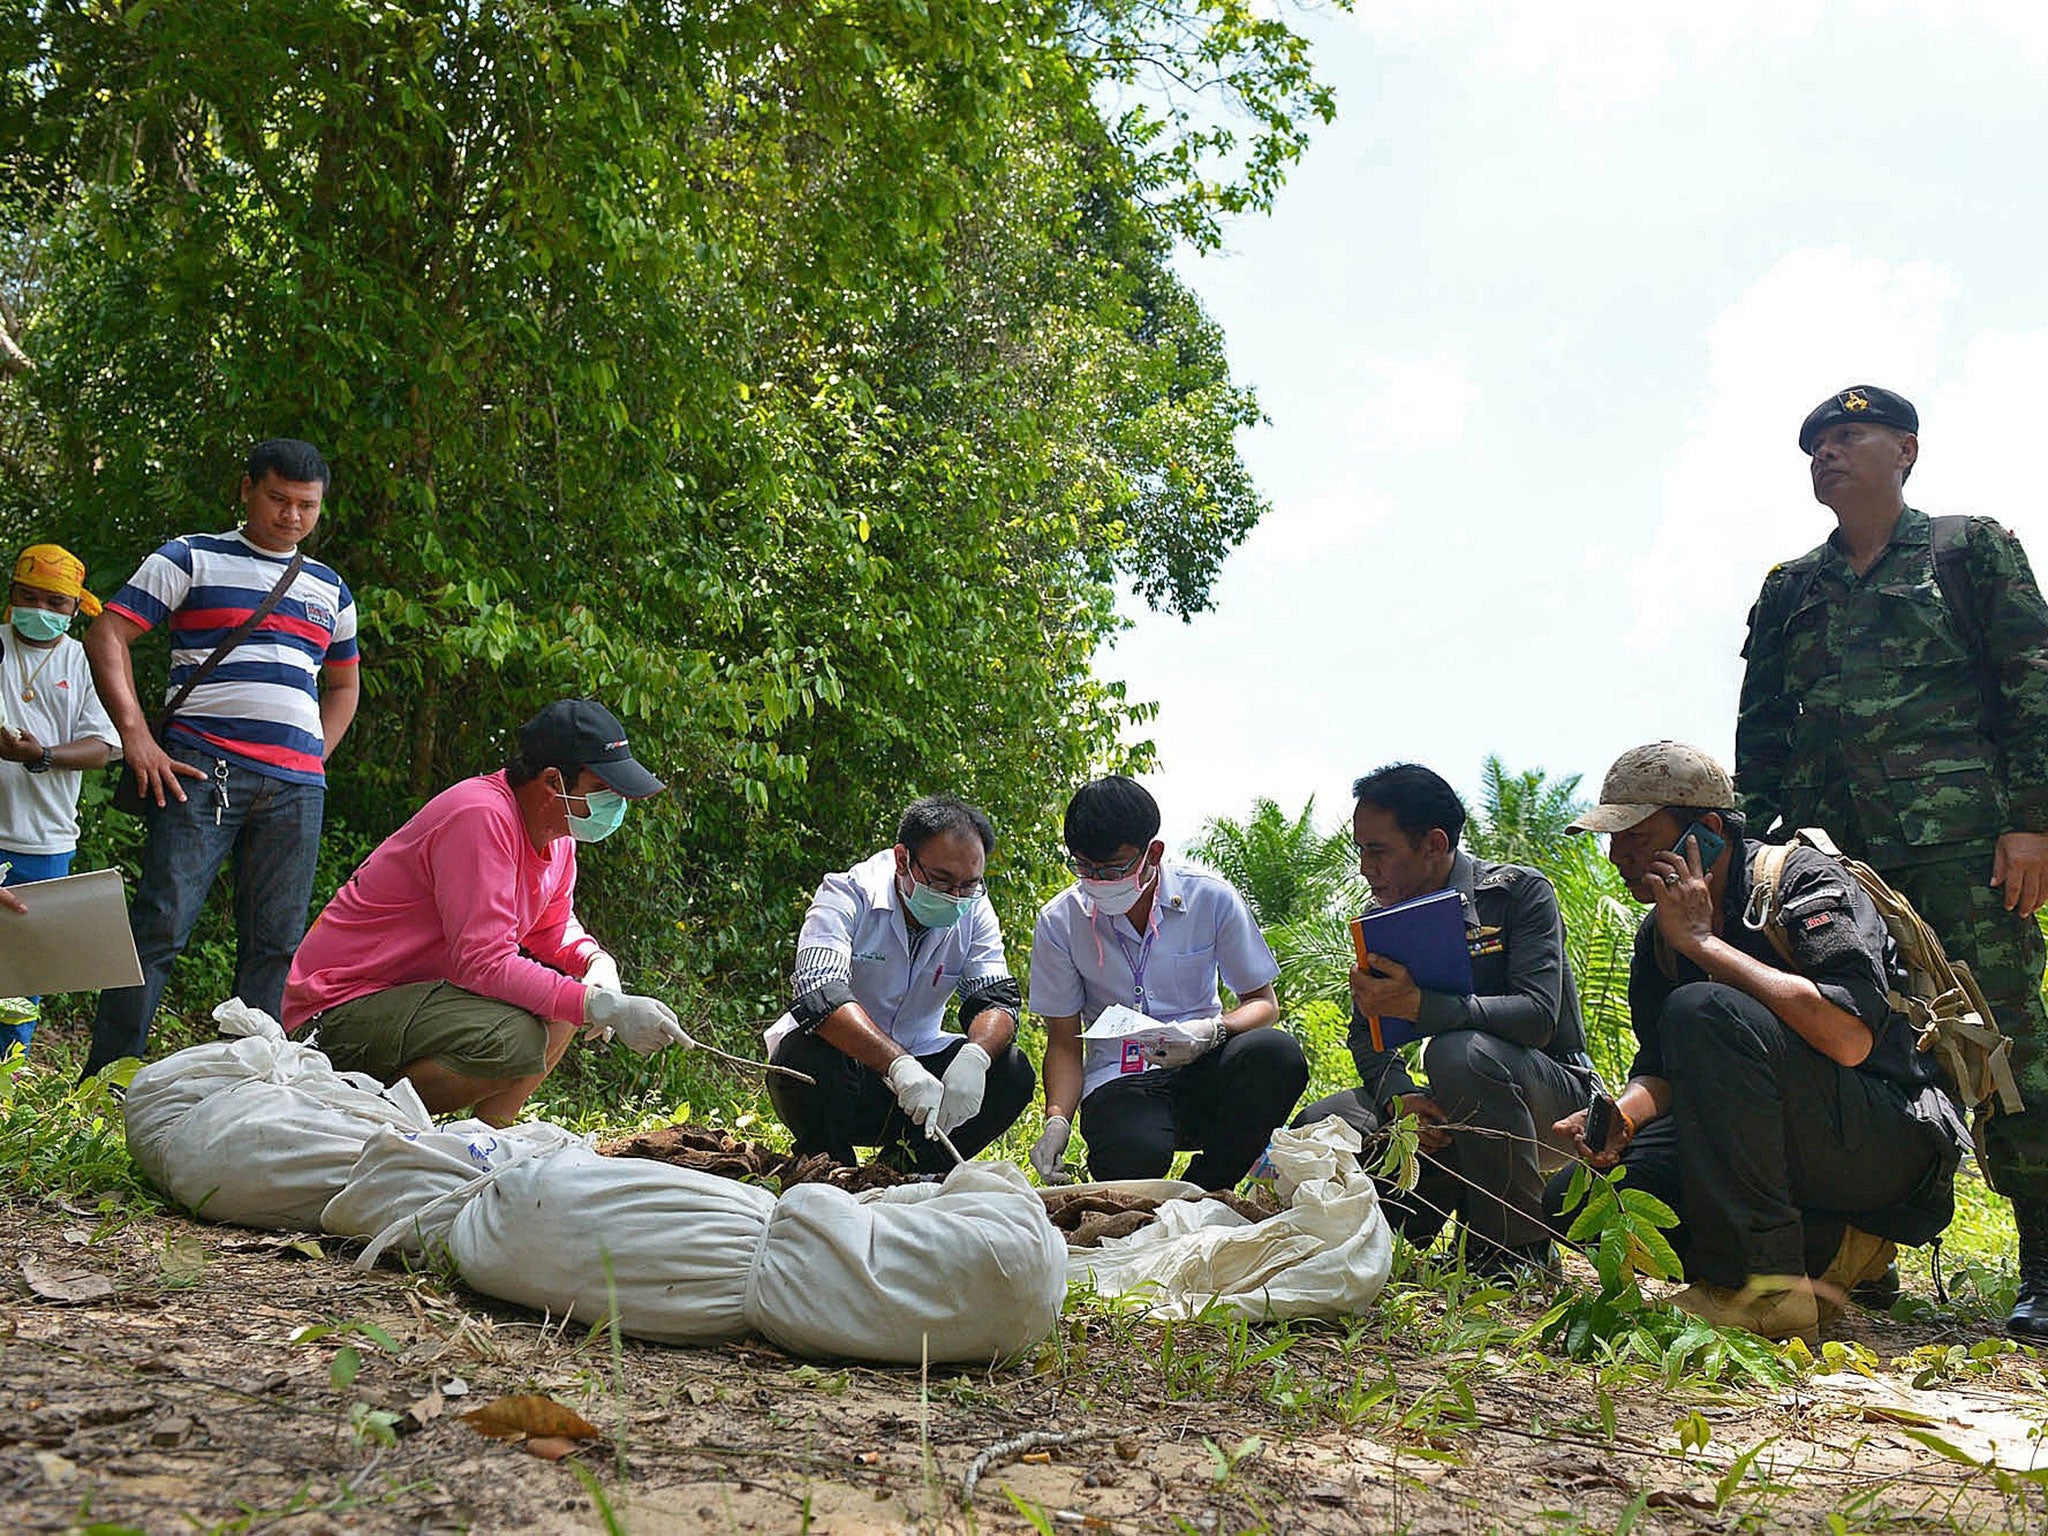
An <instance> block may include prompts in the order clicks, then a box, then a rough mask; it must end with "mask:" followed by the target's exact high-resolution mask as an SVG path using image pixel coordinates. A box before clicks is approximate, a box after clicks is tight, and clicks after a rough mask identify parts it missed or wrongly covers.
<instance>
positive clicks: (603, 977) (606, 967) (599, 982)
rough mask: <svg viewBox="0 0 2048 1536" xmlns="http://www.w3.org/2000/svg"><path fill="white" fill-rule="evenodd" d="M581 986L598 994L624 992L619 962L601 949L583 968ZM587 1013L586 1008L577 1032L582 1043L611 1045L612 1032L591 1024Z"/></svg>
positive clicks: (624, 985)
mask: <svg viewBox="0 0 2048 1536" xmlns="http://www.w3.org/2000/svg"><path fill="white" fill-rule="evenodd" d="M583 985H585V986H586V987H595V988H597V989H598V990H599V991H600V992H623V991H625V990H626V984H625V983H624V982H623V981H621V980H620V979H619V962H618V961H616V960H614V959H613V958H612V957H611V956H610V955H608V954H606V953H605V952H604V951H603V950H601V949H600V950H599V951H598V952H597V953H596V954H594V955H592V956H591V957H590V964H588V965H586V966H585V967H584V968H583ZM589 1012H590V1010H589V1009H588V1008H585V1009H584V1020H583V1028H582V1029H581V1030H580V1031H578V1033H579V1034H581V1036H582V1037H583V1041H584V1043H585V1044H586V1045H610V1044H611V1043H612V1032H611V1031H610V1030H608V1029H606V1028H605V1027H604V1026H603V1025H602V1024H593V1023H591V1022H590V1018H589Z"/></svg>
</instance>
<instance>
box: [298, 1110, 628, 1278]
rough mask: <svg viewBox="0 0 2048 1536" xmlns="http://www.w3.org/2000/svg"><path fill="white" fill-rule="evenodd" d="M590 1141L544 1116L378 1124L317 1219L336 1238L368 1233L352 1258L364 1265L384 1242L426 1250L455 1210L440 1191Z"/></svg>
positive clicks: (440, 1240) (443, 1237)
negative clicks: (430, 1125)
mask: <svg viewBox="0 0 2048 1536" xmlns="http://www.w3.org/2000/svg"><path fill="white" fill-rule="evenodd" d="M587 1145H589V1142H588V1139H587V1138H585V1137H581V1136H578V1135H577V1134H576V1133H575V1132H574V1131H570V1130H565V1129H563V1128H562V1127H561V1126H559V1125H550V1124H549V1123H548V1122H547V1121H545V1120H534V1121H528V1122H526V1123H524V1124H520V1125H513V1126H506V1127H504V1128H502V1129H500V1128H498V1127H495V1126H492V1125H490V1124H489V1123H487V1122H485V1121H482V1120H451V1121H449V1122H448V1123H447V1124H446V1125H444V1126H442V1127H440V1128H439V1129H438V1130H432V1131H400V1130H396V1129H394V1128H392V1127H391V1126H379V1127H378V1128H377V1129H376V1131H374V1132H373V1133H372V1134H371V1136H370V1139H369V1140H368V1141H366V1142H364V1143H363V1152H362V1156H360V1157H358V1158H357V1159H356V1163H355V1166H354V1167H353V1168H351V1169H350V1170H349V1175H348V1182H347V1183H346V1184H344V1185H343V1186H342V1189H341V1193H340V1194H338V1195H336V1196H335V1197H334V1198H333V1199H332V1200H330V1201H328V1202H327V1208H326V1209H325V1210H324V1211H322V1212H321V1213H320V1225H321V1227H322V1228H323V1229H325V1230H326V1231H329V1232H332V1233H334V1234H335V1235H336V1236H338V1237H367V1238H370V1239H373V1242H372V1245H371V1247H370V1248H369V1249H368V1250H367V1251H365V1252H364V1253H363V1255H362V1256H361V1258H359V1259H358V1260H357V1263H358V1264H360V1265H361V1266H362V1267H364V1268H368V1267H369V1266H371V1265H373V1264H375V1263H376V1262H377V1257H378V1255H379V1254H381V1253H383V1252H384V1250H385V1249H386V1248H397V1249H399V1250H400V1251H401V1252H404V1253H410V1254H414V1255H426V1254H429V1253H431V1252H432V1251H433V1250H435V1249H437V1248H441V1247H443V1246H445V1245H446V1243H447V1241H448V1229H449V1228H450V1227H452V1226H454V1225H455V1217H456V1215H457V1213H458V1212H459V1210H460V1206H459V1205H458V1204H457V1203H456V1202H455V1201H453V1200H452V1199H448V1198H445V1197H447V1196H451V1195H453V1194H454V1193H455V1192H456V1191H458V1190H460V1189H462V1188H464V1187H465V1186H467V1185H468V1184H469V1183H470V1181H471V1180H473V1179H477V1178H480V1177H481V1176H482V1175H484V1174H485V1173H487V1172H489V1171H490V1170H491V1169H493V1168H502V1167H504V1166H505V1165H506V1164H508V1163H513V1162H516V1161H518V1160H519V1159H520V1158H522V1157H531V1156H533V1155H534V1154H536V1153H544V1152H554V1151H559V1150H560V1149H561V1148H563V1147H571V1146H587Z"/></svg>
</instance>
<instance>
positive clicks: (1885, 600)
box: [1735, 507, 2048, 1198]
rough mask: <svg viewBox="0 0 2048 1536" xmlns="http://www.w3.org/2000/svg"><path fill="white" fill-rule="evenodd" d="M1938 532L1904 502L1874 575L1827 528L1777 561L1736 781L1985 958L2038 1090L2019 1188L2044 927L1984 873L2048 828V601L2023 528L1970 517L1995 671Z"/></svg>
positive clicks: (2038, 1171) (2010, 1147) (1752, 634)
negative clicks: (1998, 854) (1951, 575)
mask: <svg viewBox="0 0 2048 1536" xmlns="http://www.w3.org/2000/svg"><path fill="white" fill-rule="evenodd" d="M1931 532H1932V530H1931V529H1930V525H1929V520H1928V518H1927V516H1926V514H1924V513H1921V512H1916V511H1914V510H1913V509H1912V508H1910V507H1909V508H1907V509H1906V510H1905V511H1904V512H1903V513H1902V514H1901V515H1900V518H1899V521H1898V525H1897V526H1896V527H1895V528H1894V530H1893V532H1892V538H1891V542H1890V543H1889V544H1888V545H1887V546H1886V547H1885V549H1884V552H1883V553H1882V554H1880V555H1879V556H1878V558H1877V560H1876V562H1875V563H1874V564H1873V565H1871V567H1870V569H1869V570H1867V571H1866V572H1864V574H1863V575H1861V576H1858V575H1857V574H1856V573H1855V571H1854V570H1852V569H1851V568H1850V566H1849V563H1848V561H1847V559H1846V558H1845V557H1844V556H1843V554H1842V553H1841V551H1840V549H1839V548H1838V547H1837V545H1836V544H1835V542H1834V540H1833V539H1830V540H1829V541H1828V542H1827V543H1825V544H1823V545H1821V546H1820V547H1819V548H1818V549H1815V550H1812V551H1810V552H1808V553H1807V554H1805V555H1802V556H1801V557H1800V558H1799V559H1797V560H1792V561H1788V562H1786V563H1785V564H1784V565H1781V566H1778V567H1777V568H1775V569H1774V570H1773V571H1772V572H1771V573H1770V575H1769V576H1767V577H1765V578H1764V585H1763V591H1762V592H1761V593H1760V594H1759V596H1758V598H1757V602H1756V606H1755V607H1754V608H1753V609H1751V610H1750V618H1749V640H1748V643H1747V644H1746V645H1745V646H1744V647H1743V656H1744V658H1745V659H1746V660H1747V662H1748V670H1747V671H1746V673H1745V674H1744V676H1743V682H1742V704H1741V713H1740V717H1739V720H1738V723H1737V726H1736V734H1735V772H1736V784H1737V787H1738V788H1739V789H1740V791H1741V795H1742V801H1743V806H1744V809H1745V810H1746V811H1747V812H1748V813H1749V816H1750V825H1751V828H1752V830H1753V831H1755V832H1757V833H1759V834H1761V833H1763V832H1765V831H1767V830H1768V829H1769V828H1770V826H1771V825H1772V823H1773V822H1774V821H1779V820H1782V822H1783V823H1784V825H1785V827H1787V828H1792V827H1805V826H1818V827H1824V828H1826V829H1827V830H1828V831H1829V832H1831V833H1832V834H1833V835H1834V837H1835V839H1836V841H1837V842H1838V843H1840V844H1841V846H1842V847H1843V849H1844V850H1845V851H1847V852H1849V853H1852V854H1855V855H1857V856H1859V857H1861V858H1862V859H1864V860H1865V861H1866V862H1867V863H1869V864H1871V865H1872V866H1873V867H1875V868H1876V869H1877V870H1878V872H1879V873H1880V874H1882V875H1883V876H1884V877H1885V878H1886V879H1887V880H1889V881H1890V882H1891V883H1892V884H1893V885H1894V886H1896V887H1897V888H1898V889H1899V890H1900V891H1901V892H1903V893H1904V894H1905V896H1906V897H1907V899H1909V900H1910V901H1911V902H1912V903H1913V905H1914V906H1915V907H1916V908H1918V910H1919V911H1920V914H1921V915H1922V916H1923V917H1925V918H1926V919H1927V921H1928V922H1929V924H1930V925H1932V926H1933V928H1934V930H1935V932H1936V933H1938V934H1939V935H1940V936H1941V940H1942V943H1943V945H1944V946H1945V947H1946V948H1947V949H1948V951H1949V954H1950V955H1951V956H1952V957H1953V958H1956V959H1959V960H1963V961H1966V962H1967V963H1968V964H1969V965H1970V967H1971V969H1972V970H1973V971H1975V973H1976V975H1977V979H1978V981H1979V983H1980V984H1981V985H1982V986H1983V988H1984V991H1985V994H1986V996H1987V998H1988V999H1989V1001H1990V1003H1991V1006H1992V1010H1993V1011H1994V1013H1996V1015H1997V1017H1998V1022H1999V1025H2000V1027H2002V1028H2003V1029H2004V1030H2005V1032H2006V1033H2007V1034H2009V1035H2011V1036H2012V1037H2013V1042H2014V1061H2013V1065H2014V1067H2015V1069H2016V1071H2017V1073H2018V1075H2019V1080H2020V1089H2021V1092H2022V1094H2023V1095H2024V1096H2025V1098H2026V1099H2027V1103H2028V1112H2027V1113H2026V1114H2024V1115H2019V1116H1998V1117H1995V1118H1994V1120H1993V1122H1992V1126H1991V1133H1990V1153H1991V1162H1992V1168H1991V1169H1990V1170H1989V1171H1990V1172H1991V1174H1992V1176H1993V1178H1994V1180H1995V1181H1996V1182H1997V1183H1998V1185H1999V1187H2000V1188H2001V1189H2002V1190H2003V1191H2004V1192H2005V1193H2007V1194H2013V1193H2016V1192H2017V1193H2031V1194H2033V1195H2035V1196H2036V1197H2037V1198H2038V1197H2048V1011H2044V1009H2043V1007H2042V1001H2041V972H2042V961H2043V947H2042V940H2041V930H2040V928H2039V926H2038V925H2037V924H2036V923H2035V921H2034V920H2033V919H2032V918H2031V917H2021V916H2019V915H2017V914H2016V913H2011V912H2008V911H2006V910H2005V907H2004V904H2003V894H2002V892H1999V891H1996V890H1993V889H1992V888H1991V887H1990V886H1989V885H1988V884H1987V882H1988V881H1989V880H1990V878H1991V865H1992V858H1993V854H1994V851H1995V847H1996V844H1997V840H1998V837H1999V835H2000V834H2001V833H2004V832H2013V831H2031V832H2040V831H2048V604H2044V603H2043V601H2042V598H2041V592H2040V589H2039V588H2038V587H2037V586H2036V585H2035V582H2034V575H2033V572H2032V570H2031V569H2030V568H2029V567H2028V564H2027V557H2026V553H2025V551H2023V550H2022V549H2021V548H2020V544H2019V541H2018V540H2017V539H2015V538H2014V537H2013V536H2012V535H2011V534H2010V533H2008V532H2007V531H2006V530H2005V529H2003V528H2001V527H2000V526H1999V525H1998V524H1997V523H1995V522H1992V521H1990V520H1989V519H1986V518H1972V519H1971V520H1970V521H1969V524H1968V527H1967V533H1966V542H1965V545H1964V548H1965V555H1964V566H1963V570H1964V573H1966V576H1967V580H1966V581H1965V582H1964V583H1961V585H1962V586H1963V587H1965V588H1966V591H1965V592H1958V593H1957V594H1956V596H1957V598H1958V600H1959V601H1964V600H1973V601H1974V602H1975V603H1976V605H1977V609H1976V619H1977V628H1978V630H1979V632H1980V633H1981V634H1982V635H1983V637H1984V643H1985V649H1986V651H1987V652H1988V664H1989V670H1987V671H1986V672H1985V673H1984V674H1983V675H1981V676H1980V670H1979V665H1978V662H1977V660H1976V658H1974V657H1973V656H1972V654H1971V651H1970V648H1969V645H1968V643H1967V641H1966V640H1965V638H1964V637H1965V634H1966V630H1965V629H1964V628H1963V627H1962V626H1960V625H1959V623H1958V621H1957V619H1956V617H1955V615H1954V614H1952V613H1951V612H1950V610H1949V605H1948V601H1947V594H1945V593H1944V591H1943V589H1942V586H1941V584H1940V583H1939V582H1938V581H1937V579H1936V576H1935V563H1934V549H1933V539H1932V537H1931ZM1993 671H1995V674H1996V675H1995V681H1994V679H1993V678H1992V677H1991V675H1990V673H1991V672H1993Z"/></svg>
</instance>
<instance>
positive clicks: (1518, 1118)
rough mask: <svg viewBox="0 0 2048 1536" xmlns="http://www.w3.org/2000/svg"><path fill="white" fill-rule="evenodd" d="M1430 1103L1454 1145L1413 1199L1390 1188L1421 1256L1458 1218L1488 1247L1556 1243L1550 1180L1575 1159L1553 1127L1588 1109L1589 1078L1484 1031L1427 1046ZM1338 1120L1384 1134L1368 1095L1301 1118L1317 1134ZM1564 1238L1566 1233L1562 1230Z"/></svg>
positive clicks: (1392, 1214) (1397, 1217)
mask: <svg viewBox="0 0 2048 1536" xmlns="http://www.w3.org/2000/svg"><path fill="white" fill-rule="evenodd" d="M1423 1067H1424V1070H1425V1071H1426V1072H1427V1073H1428V1076H1429V1088H1428V1089H1427V1092H1428V1095H1429V1097H1430V1098H1431V1099H1433V1100H1435V1101H1436V1102H1437V1103H1438V1104H1440V1105H1442V1106H1443V1110H1444V1114H1445V1115H1446V1117H1447V1118H1448V1119H1449V1120H1450V1122H1451V1124H1453V1125H1456V1126H1461V1127H1464V1129H1461V1130H1454V1131H1452V1132H1451V1144H1450V1145H1449V1146H1448V1147H1446V1148H1444V1149H1443V1150H1442V1151H1441V1152H1432V1153H1427V1154H1425V1155H1424V1156H1423V1158H1422V1172H1421V1177H1420V1178H1418V1179H1417V1180H1416V1184H1415V1188H1414V1190H1413V1191H1412V1192H1404V1191H1401V1190H1396V1189H1393V1188H1392V1187H1391V1186H1384V1185H1383V1187H1382V1191H1381V1200H1382V1203H1383V1204H1384V1205H1385V1206H1386V1207H1387V1216H1388V1218H1389V1219H1390V1220H1391V1221H1393V1223H1394V1224H1395V1226H1397V1227H1398V1228H1399V1229H1400V1231H1401V1234H1402V1235H1403V1236H1404V1237H1406V1238H1407V1239H1408V1240H1409V1241H1410V1242H1411V1243H1414V1244H1415V1245H1416V1246H1417V1247H1424V1246H1427V1245H1428V1243H1429V1242H1430V1241H1431V1240H1432V1239H1433V1238H1435V1236H1436V1235H1437V1233H1438V1232H1439V1231H1441V1230H1442V1229H1443V1226H1444V1224H1445V1222H1447V1221H1448V1220H1449V1219H1450V1217H1451V1216H1452V1215H1453V1214H1455V1215H1456V1216H1457V1218H1458V1220H1459V1221H1460V1222H1461V1223H1463V1224H1464V1227H1465V1230H1466V1231H1467V1232H1468V1233H1469V1234H1470V1235H1471V1236H1472V1237H1473V1238H1475V1239H1477V1240H1479V1241H1480V1242H1483V1243H1486V1244H1489V1245H1492V1246H1497V1247H1502V1248H1528V1247H1531V1246H1533V1245H1534V1244H1536V1243H1540V1242H1542V1241H1543V1240H1544V1239H1545V1238H1546V1237H1549V1236H1552V1235H1553V1234H1552V1232H1551V1229H1550V1227H1549V1225H1548V1224H1547V1223H1546V1221H1545V1219H1544V1209H1543V1193H1544V1191H1543V1176H1544V1173H1545V1172H1546V1170H1548V1169H1550V1168H1555V1167H1556V1166H1558V1164H1560V1163H1561V1162H1563V1161H1564V1160H1565V1158H1566V1157H1567V1155H1568V1151H1567V1148H1566V1146H1565V1144H1564V1143H1562V1142H1560V1141H1558V1140H1557V1138H1556V1137H1554V1136H1553V1135H1551V1132H1550V1128H1551V1126H1553V1125H1555V1124H1556V1123H1557V1122H1558V1121H1559V1120H1562V1119H1563V1118H1564V1117H1565V1116H1566V1115H1569V1114H1571V1113H1572V1112H1573V1111H1575V1110H1580V1109H1584V1108H1585V1107H1586V1100H1587V1097H1588V1096H1589V1093H1590V1091H1591V1090H1590V1085H1589V1082H1588V1079H1587V1077H1586V1075H1585V1074H1584V1073H1583V1072H1579V1071H1575V1070H1574V1069H1572V1068H1571V1067H1568V1066H1566V1065H1564V1063H1562V1062H1560V1061H1557V1060H1555V1059H1553V1058H1552V1057H1549V1056H1546V1055H1544V1053H1543V1052H1541V1051H1538V1050H1532V1049H1531V1048H1530V1047H1528V1046H1526V1045H1517V1044H1515V1043H1514V1042H1513V1041H1512V1040H1503V1039H1501V1038H1500V1036H1498V1035H1490V1034H1487V1033H1486V1032H1485V1031H1483V1030H1476V1029H1460V1030H1454V1031H1452V1032H1450V1033H1448V1034H1442V1035H1433V1036H1431V1037H1430V1039H1429V1042H1428V1044H1426V1045H1425V1046H1424V1047H1423ZM1329 1115H1336V1116H1337V1117H1339V1118H1340V1119H1342V1120H1343V1121H1345V1122H1346V1123H1347V1124H1348V1125H1350V1126H1351V1127H1352V1129H1354V1130H1356V1131H1357V1132H1358V1133H1359V1135H1361V1136H1363V1137H1366V1138H1368V1139H1370V1138H1371V1137H1372V1136H1374V1135H1376V1134H1377V1133H1378V1132H1379V1131H1380V1130H1381V1129H1382V1128H1383V1120H1382V1117H1381V1115H1380V1112H1379V1109H1378V1107H1377V1106H1376V1105H1373V1104H1370V1103H1368V1102H1366V1093H1365V1090H1364V1089H1362V1088H1347V1089H1346V1090H1345V1091H1344V1092H1342V1093H1335V1094H1332V1095H1330V1097H1328V1098H1326V1099H1321V1100H1318V1101H1317V1102H1316V1103H1314V1104H1312V1105H1310V1106H1309V1107H1308V1108H1307V1109H1305V1110H1303V1111H1302V1112H1301V1113H1300V1114H1299V1115H1297V1116H1296V1117H1295V1120H1294V1123H1295V1124H1296V1125H1310V1124H1313V1123H1314V1122H1315V1121H1317V1120H1321V1119H1323V1118H1325V1117H1326V1116H1329ZM1559 1230H1560V1231H1561V1230H1562V1229H1561V1228H1560V1229H1559Z"/></svg>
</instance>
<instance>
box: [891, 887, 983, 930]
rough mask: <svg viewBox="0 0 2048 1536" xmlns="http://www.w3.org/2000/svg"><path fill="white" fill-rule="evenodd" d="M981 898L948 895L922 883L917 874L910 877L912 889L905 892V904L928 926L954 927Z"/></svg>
mask: <svg viewBox="0 0 2048 1536" xmlns="http://www.w3.org/2000/svg"><path fill="white" fill-rule="evenodd" d="M980 899H981V898H980V897H978V896H948V895H946V894H945V893H944V892H943V891H935V890H933V889H932V888H931V887H930V886H928V885H924V884H921V883H920V882H919V881H918V879H917V877H916V876H915V875H913V876H911V878H910V889H909V890H907V891H905V892H904V893H903V905H904V906H906V907H908V908H909V909H910V915H911V916H912V917H914V918H916V919H917V920H918V921H919V922H920V923H922V924H924V926H925V927H927V928H950V927H952V926H953V925H954V924H955V923H957V922H959V921H960V919H961V918H963V917H965V916H966V915H967V909H968V908H969V907H971V906H973V905H974V904H975V902H977V901H979V900H980Z"/></svg>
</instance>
